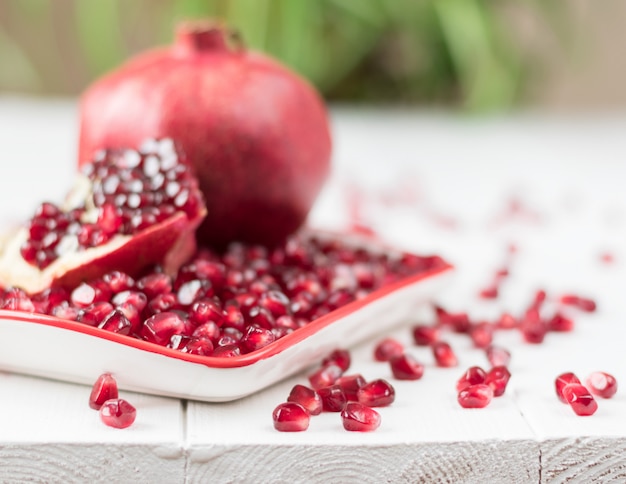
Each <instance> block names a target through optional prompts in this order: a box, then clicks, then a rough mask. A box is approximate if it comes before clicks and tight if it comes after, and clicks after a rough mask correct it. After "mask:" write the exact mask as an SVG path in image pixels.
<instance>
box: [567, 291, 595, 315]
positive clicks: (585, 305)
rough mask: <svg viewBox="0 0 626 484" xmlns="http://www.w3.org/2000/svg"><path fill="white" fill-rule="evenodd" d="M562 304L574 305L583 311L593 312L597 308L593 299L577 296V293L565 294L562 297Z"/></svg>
mask: <svg viewBox="0 0 626 484" xmlns="http://www.w3.org/2000/svg"><path fill="white" fill-rule="evenodd" d="M560 301H561V303H562V304H566V305H568V306H574V307H576V308H578V309H580V310H581V311H585V312H588V313H592V312H594V311H595V310H596V302H595V301H594V300H593V299H589V298H586V297H581V296H577V295H575V294H564V295H563V296H561V299H560Z"/></svg>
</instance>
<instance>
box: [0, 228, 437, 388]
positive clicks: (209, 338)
mask: <svg viewBox="0 0 626 484" xmlns="http://www.w3.org/2000/svg"><path fill="white" fill-rule="evenodd" d="M407 257H408V254H405V253H402V252H395V253H394V252H387V253H385V254H380V253H376V252H374V251H370V250H367V249H365V248H363V247H360V246H352V245H348V244H346V243H345V242H343V241H342V240H341V239H340V238H331V237H324V238H322V237H319V236H318V237H316V236H314V235H307V234H304V233H302V234H297V235H293V236H291V237H289V238H288V240H287V241H286V242H285V244H283V245H280V246H277V247H274V248H273V249H267V248H264V247H261V246H258V245H248V244H240V243H237V244H231V245H230V246H229V248H228V249H227V250H226V251H225V252H216V251H213V250H211V249H208V248H202V249H200V250H199V251H198V252H197V253H196V254H195V256H193V257H192V258H191V259H190V260H189V261H187V263H185V264H184V265H183V266H182V267H181V268H180V269H179V270H178V271H177V272H176V273H175V274H171V275H170V274H166V273H164V272H163V268H162V267H159V266H156V267H153V268H151V269H150V270H148V271H146V272H145V273H143V275H139V276H135V277H131V276H130V275H128V274H125V273H123V272H121V271H119V270H115V271H111V272H108V273H106V274H104V275H103V276H101V277H97V278H94V279H90V280H87V281H84V282H82V283H81V284H79V285H78V286H76V287H75V288H73V289H67V288H63V287H56V288H52V289H46V290H44V291H42V292H40V293H36V294H33V295H28V294H27V293H26V292H24V291H23V290H21V289H18V288H9V289H6V290H0V309H12V310H20V311H29V312H33V311H35V312H37V313H42V314H48V315H51V316H56V317H59V318H63V319H68V320H74V321H78V322H80V323H82V324H85V325H89V326H93V327H97V328H100V329H102V330H105V331H110V332H113V333H117V334H121V335H127V336H130V337H135V338H139V339H142V340H145V341H149V342H151V343H154V344H157V345H160V346H164V347H167V348H170V349H173V350H177V351H181V352H183V353H187V354H190V355H201V356H213V357H237V356H239V355H242V354H246V353H250V352H254V351H258V350H260V349H262V348H264V347H266V346H268V345H271V344H272V343H273V342H274V341H276V340H278V339H280V338H282V337H284V336H286V335H288V334H290V333H292V332H294V331H298V329H299V328H303V327H305V326H306V325H307V324H309V323H310V322H311V321H314V320H316V319H317V318H320V317H322V316H324V315H326V314H328V313H329V312H330V311H332V310H333V309H334V308H335V304H332V305H331V303H330V301H329V299H331V298H332V297H333V295H335V294H337V293H338V292H341V294H342V295H343V296H344V299H343V300H344V303H350V302H352V301H355V300H357V299H358V298H362V297H365V296H366V295H367V294H369V293H370V292H371V291H374V290H376V289H379V288H380V287H382V286H384V285H385V284H388V283H392V282H393V281H397V280H399V279H401V278H403V277H407V276H414V275H416V274H419V273H420V272H428V271H432V270H436V269H437V268H440V267H442V266H443V265H444V264H445V262H443V260H442V259H441V258H439V257H436V256H435V257H419V258H418V257H417V256H415V258H414V259H413V262H412V264H411V265H407V264H406V263H405V261H406V259H407ZM346 259H351V260H352V262H345V260H346ZM342 260H344V262H341V263H340V261H342ZM339 265H341V267H342V268H341V270H340V271H339V270H336V268H337V266H339ZM357 267H358V269H357ZM357 270H358V272H359V273H362V272H363V271H364V270H367V271H368V272H371V274H372V275H373V277H372V278H371V279H370V280H369V281H368V282H367V286H368V288H367V289H366V288H365V287H362V286H361V285H358V284H356V283H355V285H354V286H352V287H350V288H349V289H347V288H346V287H341V288H338V287H337V282H338V281H341V280H343V279H344V278H345V276H346V274H349V273H351V272H352V271H357ZM305 299H306V300H307V301H308V304H307V306H306V307H303V306H302V305H301V302H302V300H305ZM270 301H271V303H270ZM279 302H280V304H277V303H279ZM349 366H350V354H349V353H348V352H347V351H345V350H341V349H339V350H336V351H334V352H332V353H331V354H330V355H329V356H328V357H327V358H325V359H324V366H322V367H321V368H320V369H319V370H320V371H317V372H316V373H314V374H313V375H311V386H312V387H314V388H316V389H317V388H321V387H324V386H328V385H331V384H334V383H338V382H337V379H338V378H339V377H341V376H342V374H343V373H344V372H345V371H346V370H347V369H348V368H349ZM357 383H358V382H357ZM342 386H343V384H342ZM358 386H359V385H357V387H358ZM350 388H351V389H350V390H349V392H350V393H352V394H354V393H355V392H356V387H352V386H350ZM346 393H348V390H346Z"/></svg>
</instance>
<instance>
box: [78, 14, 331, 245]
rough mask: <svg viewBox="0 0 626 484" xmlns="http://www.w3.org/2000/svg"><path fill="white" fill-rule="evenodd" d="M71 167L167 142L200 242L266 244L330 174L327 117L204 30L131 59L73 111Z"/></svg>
mask: <svg viewBox="0 0 626 484" xmlns="http://www.w3.org/2000/svg"><path fill="white" fill-rule="evenodd" d="M80 115H81V119H80V144H79V164H83V163H85V162H86V161H87V160H89V159H90V157H91V156H92V155H93V153H94V152H95V151H97V150H99V149H101V148H103V147H121V146H136V145H137V143H138V142H139V141H141V140H142V139H144V138H147V137H153V138H162V137H169V138H172V139H175V140H177V142H179V143H180V145H181V147H182V148H183V150H184V151H185V153H186V155H187V157H188V159H189V161H190V163H191V164H192V166H193V167H194V169H195V172H196V176H197V177H198V179H199V182H200V188H201V190H202V192H203V194H204V197H205V200H206V204H207V208H208V214H207V217H206V219H205V221H204V223H203V224H202V226H201V227H200V229H199V231H198V237H199V240H200V241H201V242H203V243H206V244H209V245H213V246H217V247H224V246H225V245H227V244H228V243H229V242H231V241H233V240H239V241H245V242H253V243H262V244H275V243H278V242H281V241H282V240H284V238H285V237H286V236H287V235H288V234H290V233H292V232H294V231H295V230H296V229H297V228H298V227H299V226H300V225H302V223H303V222H304V220H305V218H306V216H307V214H308V212H309V210H310V208H311V206H312V204H313V202H314V200H315V198H316V197H317V195H318V193H319V191H320V190H321V188H322V185H323V183H324V181H325V179H326V178H327V176H328V173H329V169H330V154H331V135H330V128H329V122H328V117H327V112H326V109H325V106H324V103H323V101H322V99H321V98H320V96H319V95H318V94H317V92H316V91H315V90H314V89H313V88H312V87H311V85H310V84H309V83H308V82H306V81H305V80H304V79H302V78H301V77H299V76H298V75H296V74H295V73H294V72H292V71H290V70H289V69H287V68H286V67H284V66H283V65H281V64H279V63H278V62H276V61H275V60H273V59H271V58H269V57H267V56H265V55H262V54H260V53H257V52H252V51H249V50H247V49H245V48H244V46H243V45H242V44H241V41H240V40H239V38H238V37H237V36H232V34H231V33H229V32H228V31H227V30H226V29H225V28H224V27H223V26H221V25H217V24H215V23H212V22H209V21H196V22H187V23H183V24H181V25H180V26H179V27H178V30H177V33H176V42H175V44H174V45H172V46H169V47H165V48H160V49H156V50H153V51H150V52H146V53H143V54H140V55H139V56H137V57H135V58H132V59H130V60H129V61H128V62H127V63H126V64H124V65H122V66H121V67H119V68H118V69H117V70H115V71H113V72H111V73H109V74H108V75H106V76H104V77H103V78H101V79H100V80H98V81H96V82H95V83H94V84H93V85H91V86H90V87H89V88H88V89H87V90H86V91H85V92H84V93H83V96H82V98H81V103H80Z"/></svg>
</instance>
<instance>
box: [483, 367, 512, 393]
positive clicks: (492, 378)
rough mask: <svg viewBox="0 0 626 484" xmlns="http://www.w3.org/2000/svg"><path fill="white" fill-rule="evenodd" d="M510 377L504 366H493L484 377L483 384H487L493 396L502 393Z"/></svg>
mask: <svg viewBox="0 0 626 484" xmlns="http://www.w3.org/2000/svg"><path fill="white" fill-rule="evenodd" d="M510 378H511V373H510V372H509V370H508V369H507V367H506V366H494V367H493V368H492V369H491V370H489V372H488V373H487V376H486V377H485V384H487V385H489V386H490V387H491V389H492V390H493V396H494V397H500V396H502V395H504V391H505V390H506V386H507V385H508V383H509V380H510Z"/></svg>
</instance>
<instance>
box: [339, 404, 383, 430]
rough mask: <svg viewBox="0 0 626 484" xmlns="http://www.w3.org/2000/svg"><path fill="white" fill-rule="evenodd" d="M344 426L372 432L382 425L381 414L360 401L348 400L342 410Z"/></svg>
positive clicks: (349, 428)
mask: <svg viewBox="0 0 626 484" xmlns="http://www.w3.org/2000/svg"><path fill="white" fill-rule="evenodd" d="M341 421H342V423H343V428H344V429H346V430H349V431H353V432H371V431H372V430H376V429H377V428H378V427H380V414H379V413H378V412H377V411H376V410H374V409H373V408H370V407H368V406H366V405H363V404H361V403H358V402H348V403H347V404H346V406H345V407H344V408H343V410H342V411H341Z"/></svg>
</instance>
